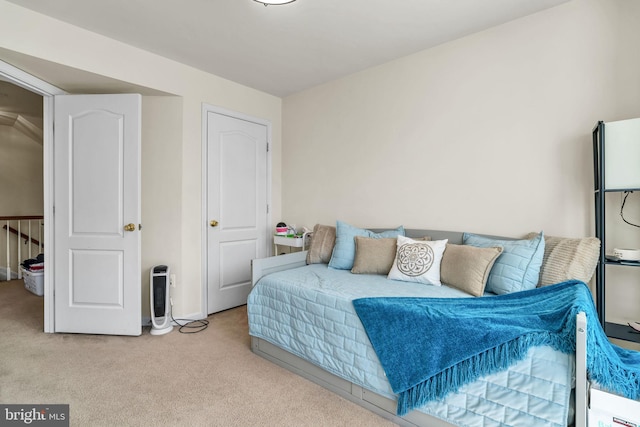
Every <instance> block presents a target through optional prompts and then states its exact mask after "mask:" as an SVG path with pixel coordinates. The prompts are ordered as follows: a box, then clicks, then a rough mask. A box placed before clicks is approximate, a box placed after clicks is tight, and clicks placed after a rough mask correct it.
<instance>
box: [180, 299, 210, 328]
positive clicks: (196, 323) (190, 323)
mask: <svg viewBox="0 0 640 427" xmlns="http://www.w3.org/2000/svg"><path fill="white" fill-rule="evenodd" d="M171 320H173V322H174V323H175V324H176V325H178V326H180V328H178V332H180V333H181V334H195V333H198V332H202V331H204V330H205V329H207V326H209V321H208V320H207V319H201V320H189V319H174V318H173V304H172V305H171ZM180 322H187V323H180ZM189 329H195V330H193V331H190V330H189Z"/></svg>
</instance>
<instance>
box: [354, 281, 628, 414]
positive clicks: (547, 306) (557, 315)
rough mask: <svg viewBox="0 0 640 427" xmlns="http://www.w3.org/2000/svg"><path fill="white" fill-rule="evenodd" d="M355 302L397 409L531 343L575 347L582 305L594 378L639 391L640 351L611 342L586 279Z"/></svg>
mask: <svg viewBox="0 0 640 427" xmlns="http://www.w3.org/2000/svg"><path fill="white" fill-rule="evenodd" d="M353 305H354V307H355V310H356V313H357V314H358V316H359V317H360V320H361V321H362V324H363V326H364V328H365V330H366V331H367V334H368V335H369V339H370V341H371V344H372V345H373V348H374V349H375V351H376V354H377V355H378V359H379V360H380V363H381V364H382V367H383V368H384V371H385V373H386V375H387V378H388V380H389V383H390V384H391V388H392V389H393V391H394V392H395V393H397V394H398V408H397V413H398V415H405V414H406V413H407V412H409V411H410V410H412V409H415V408H418V407H420V406H422V405H424V404H426V403H427V402H429V401H431V400H435V399H442V398H444V397H445V396H446V395H447V394H448V393H450V392H455V391H456V390H457V389H458V388H459V387H461V386H463V385H465V384H468V383H471V382H473V381H475V380H477V379H479V378H480V377H482V376H484V375H488V374H491V373H494V372H498V371H500V370H504V369H506V368H508V367H509V366H510V365H512V364H514V363H516V362H518V361H520V360H522V359H524V357H525V356H526V354H527V352H528V350H529V349H530V348H531V347H533V346H539V345H549V346H551V347H553V348H554V349H556V350H559V351H562V352H564V353H574V352H575V331H576V314H577V313H579V312H580V311H584V312H585V313H586V315H587V322H588V323H587V371H588V374H589V378H590V379H591V380H592V381H595V382H597V383H599V384H600V385H601V386H602V387H604V388H606V389H609V390H611V391H613V392H615V393H619V394H621V395H624V396H626V397H628V398H630V399H636V400H637V399H639V398H640V353H639V352H636V351H631V350H626V349H623V348H621V347H618V346H615V345H613V344H611V343H610V342H609V340H608V338H607V336H606V335H605V333H604V331H603V330H602V328H601V326H600V324H599V322H598V316H597V314H596V310H595V306H594V303H593V299H592V297H591V292H590V291H589V289H588V288H587V286H586V285H585V284H584V283H583V282H579V281H567V282H563V283H559V284H556V285H551V286H546V287H543V288H538V289H533V290H530V291H523V292H517V293H512V294H507V295H500V296H491V297H483V298H411V297H379V298H361V299H356V300H354V301H353Z"/></svg>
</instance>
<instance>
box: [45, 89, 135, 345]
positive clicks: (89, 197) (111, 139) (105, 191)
mask: <svg viewBox="0 0 640 427" xmlns="http://www.w3.org/2000/svg"><path fill="white" fill-rule="evenodd" d="M140 112H141V97H140V95H136V94H130V95H64V96H56V97H55V127H54V140H55V145H54V181H55V183H54V191H55V206H54V227H55V273H54V274H55V277H54V283H55V285H54V286H55V296H54V298H55V321H54V330H55V332H76V333H89V334H112V335H140V334H141V332H142V316H141V295H140V294H141V266H140Z"/></svg>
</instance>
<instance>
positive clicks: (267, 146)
mask: <svg viewBox="0 0 640 427" xmlns="http://www.w3.org/2000/svg"><path fill="white" fill-rule="evenodd" d="M268 152H269V143H268V142H267V153H268Z"/></svg>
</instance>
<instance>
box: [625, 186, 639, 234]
mask: <svg viewBox="0 0 640 427" xmlns="http://www.w3.org/2000/svg"><path fill="white" fill-rule="evenodd" d="M631 193H633V191H625V192H624V199H622V204H621V205H620V218H622V220H623V221H624V222H625V223H627V224H629V225H633V226H634V227H639V228H640V225H637V224H633V223H631V222H629V221H627V220H626V219H625V217H624V213H623V211H624V204H625V203H627V197H629V194H631Z"/></svg>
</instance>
